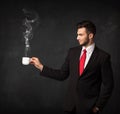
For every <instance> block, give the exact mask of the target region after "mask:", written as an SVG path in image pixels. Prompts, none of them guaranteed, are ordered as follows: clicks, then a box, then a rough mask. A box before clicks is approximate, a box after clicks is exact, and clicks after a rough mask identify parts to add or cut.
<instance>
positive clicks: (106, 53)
mask: <svg viewBox="0 0 120 114" xmlns="http://www.w3.org/2000/svg"><path fill="white" fill-rule="evenodd" d="M95 49H96V50H98V52H99V56H101V57H105V58H109V57H110V54H109V53H108V52H107V51H105V50H103V49H101V48H99V47H95Z"/></svg>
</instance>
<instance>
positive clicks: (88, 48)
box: [80, 43, 95, 68]
mask: <svg viewBox="0 0 120 114" xmlns="http://www.w3.org/2000/svg"><path fill="white" fill-rule="evenodd" d="M94 48H95V43H93V44H91V45H90V46H88V47H87V48H85V47H84V46H83V47H82V51H81V55H80V57H81V56H82V54H83V50H84V49H86V51H87V52H86V60H85V65H84V68H85V67H86V65H87V64H88V61H89V59H90V57H91V55H92V53H93V51H94Z"/></svg>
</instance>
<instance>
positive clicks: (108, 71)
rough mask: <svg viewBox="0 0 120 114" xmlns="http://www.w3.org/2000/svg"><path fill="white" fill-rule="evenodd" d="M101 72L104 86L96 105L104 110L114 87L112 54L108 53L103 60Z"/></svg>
mask: <svg viewBox="0 0 120 114" xmlns="http://www.w3.org/2000/svg"><path fill="white" fill-rule="evenodd" d="M101 73H102V87H101V91H100V96H99V98H98V100H97V103H96V106H97V107H99V109H100V110H102V109H103V107H104V105H105V104H106V103H107V101H108V99H109V98H110V96H111V94H112V91H113V87H114V80H113V71H112V67H111V61H110V55H108V56H107V57H106V58H105V59H104V61H103V62H102V65H101Z"/></svg>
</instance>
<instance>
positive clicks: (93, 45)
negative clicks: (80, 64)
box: [82, 43, 95, 53]
mask: <svg viewBox="0 0 120 114" xmlns="http://www.w3.org/2000/svg"><path fill="white" fill-rule="evenodd" d="M94 48H95V43H92V44H91V45H90V46H88V47H87V48H85V47H84V46H83V47H82V51H83V50H84V49H86V51H87V53H92V52H93V50H94Z"/></svg>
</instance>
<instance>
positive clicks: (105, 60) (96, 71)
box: [40, 46, 113, 114]
mask: <svg viewBox="0 0 120 114" xmlns="http://www.w3.org/2000/svg"><path fill="white" fill-rule="evenodd" d="M81 49H82V47H81V46H77V47H73V48H70V49H69V52H68V55H67V57H66V59H65V62H64V64H63V65H62V67H61V69H52V68H49V67H48V66H44V67H43V70H42V72H41V73H40V74H41V75H44V76H45V77H50V78H54V79H57V80H64V79H66V78H67V77H68V76H69V84H68V90H67V93H66V97H65V103H64V110H65V111H70V110H72V109H73V108H74V107H76V110H77V112H80V113H81V114H90V113H91V111H92V108H93V107H94V106H97V107H99V108H100V110H102V109H103V107H104V105H105V104H106V102H107V101H108V99H109V97H110V96H111V93H112V90H113V72H112V67H111V62H110V55H109V54H108V53H106V52H104V51H103V50H101V49H99V48H97V47H95V49H94V51H93V53H92V55H91V58H90V60H89V62H88V64H87V66H86V68H85V70H84V72H83V74H82V75H81V76H79V71H78V70H79V67H78V65H79V57H80V53H81Z"/></svg>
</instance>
